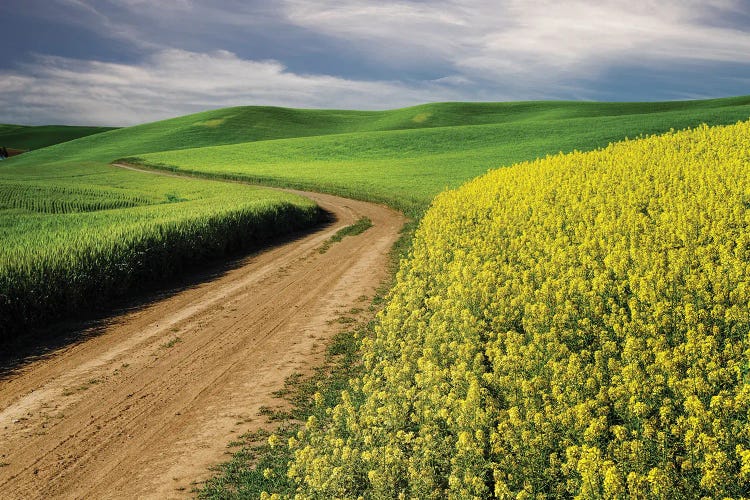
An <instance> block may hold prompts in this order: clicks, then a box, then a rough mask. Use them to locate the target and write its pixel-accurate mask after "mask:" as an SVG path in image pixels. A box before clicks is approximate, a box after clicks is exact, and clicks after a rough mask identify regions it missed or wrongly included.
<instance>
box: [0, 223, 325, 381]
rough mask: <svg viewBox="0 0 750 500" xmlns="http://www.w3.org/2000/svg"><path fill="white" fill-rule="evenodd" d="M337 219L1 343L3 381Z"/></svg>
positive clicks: (0, 362)
mask: <svg viewBox="0 0 750 500" xmlns="http://www.w3.org/2000/svg"><path fill="white" fill-rule="evenodd" d="M335 222H336V217H335V215H334V214H332V213H330V212H327V211H324V212H323V217H322V220H321V222H319V223H318V224H316V225H315V226H312V227H310V228H307V229H303V230H300V231H295V232H294V233H291V234H287V235H282V236H278V237H276V238H273V239H272V240H270V241H266V242H263V243H260V244H258V245H256V246H255V247H253V248H248V249H245V250H243V251H242V252H240V253H238V254H236V255H234V256H231V257H229V258H228V259H225V260H221V261H213V262H208V263H204V264H203V265H202V266H201V267H194V268H193V269H192V270H190V271H188V272H187V273H185V274H184V275H182V276H180V277H178V278H174V279H171V280H168V281H165V282H162V283H158V284H155V285H152V286H151V287H150V290H147V291H139V292H135V293H134V294H133V296H131V297H126V298H121V299H118V300H116V301H113V302H112V303H110V304H109V306H108V307H107V308H106V309H100V310H89V311H85V312H83V313H81V314H79V315H78V317H77V318H75V319H70V320H64V321H57V322H54V323H53V324H51V325H49V326H47V327H43V328H35V329H33V330H32V331H30V332H29V333H27V334H25V335H23V337H22V338H19V339H16V340H9V341H6V342H1V343H0V381H2V380H5V379H7V378H10V377H11V376H13V375H14V374H15V373H17V372H18V371H19V370H21V369H22V368H24V367H25V366H27V365H29V364H30V363H33V362H36V361H39V360H43V359H46V358H49V357H51V356H53V355H54V354H55V353H56V352H57V351H59V350H61V349H64V348H66V347H70V346H72V345H75V344H79V343H82V342H85V341H86V340H88V339H90V338H92V337H96V336H98V335H101V334H102V333H104V331H105V330H106V329H107V328H108V327H109V326H111V325H114V324H116V323H117V322H118V321H119V319H120V318H121V317H122V316H124V315H125V314H128V313H131V312H135V311H138V310H140V309H144V308H146V307H148V306H150V305H151V304H153V303H155V302H158V301H161V300H165V299H168V298H170V297H172V296H174V295H177V294H179V293H180V292H182V291H185V290H188V289H191V288H194V287H196V286H198V285H201V284H203V283H207V282H209V281H212V280H215V279H218V278H221V277H222V276H224V275H226V274H227V273H228V272H230V271H232V270H234V269H237V268H239V267H241V266H242V265H243V264H244V263H245V262H246V261H247V259H249V258H251V257H253V256H254V255H257V254H259V253H261V252H264V251H267V250H270V249H272V248H275V247H278V246H281V245H285V244H288V243H292V242H294V241H298V240H301V239H303V238H305V237H306V236H309V235H310V234H313V233H315V232H317V231H320V230H322V229H325V228H326V227H329V226H330V225H332V224H333V223H335Z"/></svg>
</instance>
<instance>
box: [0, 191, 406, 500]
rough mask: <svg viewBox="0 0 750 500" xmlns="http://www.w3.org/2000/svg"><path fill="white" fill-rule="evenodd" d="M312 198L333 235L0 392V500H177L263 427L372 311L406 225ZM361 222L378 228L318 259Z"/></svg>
mask: <svg viewBox="0 0 750 500" xmlns="http://www.w3.org/2000/svg"><path fill="white" fill-rule="evenodd" d="M306 195H307V196H309V197H310V198H312V199H314V200H316V201H317V202H318V203H319V204H320V205H321V206H322V207H323V208H325V209H327V210H329V211H331V212H333V213H335V214H336V216H337V218H338V221H337V222H336V223H335V224H334V225H333V226H329V227H326V228H325V229H323V230H320V231H318V232H316V233H314V234H309V235H307V236H305V237H303V238H301V239H298V240H296V241H293V242H290V243H286V244H284V245H282V246H277V247H274V248H272V249H270V250H267V251H265V252H262V253H259V254H257V255H254V256H252V257H249V258H247V259H246V260H245V261H244V262H243V263H242V265H241V266H240V267H238V268H235V269H233V270H231V271H229V272H227V273H226V274H225V275H223V276H221V277H219V278H218V279H215V280H213V281H210V282H207V283H203V284H199V285H196V286H194V287H192V288H189V289H186V290H184V291H181V292H180V293H178V294H176V295H173V296H171V297H170V298H167V299H164V300H160V301H159V302H156V303H152V304H149V305H148V306H146V307H144V308H141V309H140V310H136V311H134V312H129V313H126V314H123V315H122V316H120V317H116V318H114V319H113V320H112V321H111V323H110V324H109V325H108V326H107V327H106V329H105V331H104V333H103V334H102V335H99V336H96V337H93V338H90V339H89V340H87V341H85V342H82V343H80V344H77V345H73V346H70V347H68V348H65V349H64V350H62V351H61V352H58V353H56V354H55V355H53V356H51V357H50V358H49V359H46V360H42V361H38V362H36V363H34V364H31V365H29V366H27V367H26V368H24V369H23V370H22V371H21V372H20V373H18V374H15V375H13V376H12V377H10V378H6V379H4V380H0V497H2V498H4V499H8V498H24V499H28V498H50V497H63V498H144V497H146V498H171V497H179V496H184V495H186V494H188V493H189V492H190V490H191V485H190V482H191V481H193V480H196V479H199V480H200V479H205V478H206V477H207V476H208V475H209V474H208V472H207V469H208V467H209V466H211V465H213V464H216V463H218V462H221V461H222V460H223V459H225V458H226V454H225V453H226V451H227V449H226V445H227V444H228V443H229V442H230V441H231V440H232V439H234V438H236V437H237V436H239V435H240V434H241V433H243V432H246V431H248V430H251V429H253V428H254V427H255V426H258V425H260V424H261V423H262V420H263V419H262V417H258V416H257V415H258V410H259V408H261V407H262V406H264V405H273V404H274V403H275V401H274V399H273V396H271V393H272V392H273V391H274V390H277V389H279V388H281V387H282V385H283V381H284V379H285V378H286V377H287V376H288V375H290V374H291V373H293V372H294V371H295V370H296V369H299V368H300V367H303V366H305V364H306V363H309V362H310V361H311V360H314V359H315V356H316V354H315V353H316V352H318V353H319V352H320V351H321V350H322V347H323V345H324V343H325V341H326V339H327V338H329V337H330V336H331V335H332V334H333V333H335V331H337V327H336V325H335V324H332V323H331V320H334V319H336V318H337V317H338V314H339V313H341V312H344V311H348V310H349V309H351V308H361V307H366V306H367V305H368V303H367V302H366V301H365V299H364V296H367V297H372V295H373V293H374V290H375V288H376V287H377V285H379V283H380V282H381V280H382V279H383V278H384V277H385V275H386V267H387V253H388V251H389V249H390V248H391V246H392V244H393V243H394V241H395V240H396V238H397V234H398V231H399V229H400V228H401V226H402V224H403V222H404V219H403V217H402V216H401V215H400V214H398V213H397V212H395V211H393V210H390V209H388V208H385V207H382V206H378V205H374V204H370V203H364V202H358V201H353V200H348V199H344V198H337V197H334V196H327V195H321V194H314V193H306ZM363 215H364V216H367V217H369V218H370V219H371V220H372V221H373V224H374V226H373V227H372V228H370V229H369V230H367V231H365V232H364V233H363V234H361V235H359V236H354V237H346V238H344V239H343V241H341V242H339V243H335V244H334V245H332V246H331V248H330V249H329V250H328V251H327V252H326V253H324V254H320V253H319V252H318V248H319V247H320V246H321V244H322V243H323V242H324V241H325V240H326V239H327V238H329V237H330V236H331V235H332V234H333V233H335V232H336V231H337V230H338V229H340V228H341V227H343V226H345V225H349V224H351V223H352V222H353V221H355V220H357V219H358V218H359V217H361V216H363Z"/></svg>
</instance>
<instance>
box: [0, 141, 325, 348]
mask: <svg viewBox="0 0 750 500" xmlns="http://www.w3.org/2000/svg"><path fill="white" fill-rule="evenodd" d="M42 151H44V150H39V151H38V152H42ZM87 152H88V154H89V155H91V156H94V157H96V156H95V151H93V150H87ZM36 153H37V152H36V151H32V152H29V153H25V154H24V155H22V156H19V157H15V158H13V159H10V160H6V161H4V162H3V164H2V165H0V243H1V244H0V263H1V264H2V265H0V341H2V342H5V341H15V340H16V339H17V337H18V335H19V334H20V333H23V332H27V331H28V330H29V328H30V327H31V326H34V325H39V324H43V323H45V322H48V321H49V320H53V319H58V318H66V317H69V316H71V315H76V314H78V313H80V312H82V311H89V310H91V309H92V308H93V309H96V308H101V307H106V305H107V304H108V302H109V301H110V300H111V299H113V298H116V297H123V296H125V295H128V294H130V293H132V292H134V291H137V290H143V289H145V288H147V287H149V286H153V285H154V284H158V283H159V282H160V281H163V280H165V279H168V278H172V277H175V276H179V275H180V274H181V273H183V272H184V271H185V270H186V269H187V268H189V267H191V266H194V265H196V264H198V263H201V262H205V261H207V260H211V259H216V258H218V257H225V256H227V255H231V254H233V253H236V252H237V251H239V250H241V249H247V248H251V247H253V246H257V245H258V244H260V243H262V242H264V241H267V240H268V239H270V238H271V237H273V236H274V235H277V234H281V233H286V232H290V231H292V230H294V229H299V228H301V227H305V226H310V225H312V224H314V223H316V222H317V221H319V218H320V214H319V211H318V209H317V207H316V206H315V204H313V203H312V202H310V201H309V200H307V199H304V198H302V197H299V196H295V195H290V194H286V193H280V192H278V191H269V190H266V189H260V188H256V187H250V186H241V185H235V184H228V183H219V182H205V181H195V180H190V179H178V178H169V177H156V178H154V176H148V175H144V174H142V173H138V172H132V171H127V170H122V169H117V168H114V167H111V166H109V165H107V164H106V163H104V162H101V161H99V162H97V161H88V162H85V163H80V164H79V163H65V164H57V163H49V164H39V163H36V162H35V161H33V158H34V155H35V154H36Z"/></svg>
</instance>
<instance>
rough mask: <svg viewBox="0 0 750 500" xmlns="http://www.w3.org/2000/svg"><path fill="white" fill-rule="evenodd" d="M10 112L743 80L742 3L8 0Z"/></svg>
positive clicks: (748, 58) (623, 97)
mask: <svg viewBox="0 0 750 500" xmlns="http://www.w3.org/2000/svg"><path fill="white" fill-rule="evenodd" d="M0 19H2V20H3V21H2V23H1V24H0V123H19V124H29V125H38V124H52V123H54V124H72V125H111V126H124V125H133V124H137V123H144V122H149V121H154V120H159V119H164V118H169V117H174V116H180V115H184V114H188V113H193V112H198V111H203V110H207V109H215V108H221V107H227V106H237V105H274V106H288V107H303V108H337V109H393V108H398V107H403V106H409V105H415V104H421V103H426V102H435V101H511V100H512V101H518V100H537V99H548V100H549V99H552V100H560V99H563V100H595V101H654V100H682V99H698V98H709V97H724V96H732V95H746V94H750V0H715V1H712V0H703V1H700V0H658V1H652V0H638V1H633V0H625V1H622V0H600V1H595V0H558V1H546V0H540V1H531V0H526V1H523V0H494V1H490V0H400V1H391V0H382V1H364V0H273V1H268V0H266V1H256V0H245V1H240V0H159V1H158V2H157V1H152V0H0Z"/></svg>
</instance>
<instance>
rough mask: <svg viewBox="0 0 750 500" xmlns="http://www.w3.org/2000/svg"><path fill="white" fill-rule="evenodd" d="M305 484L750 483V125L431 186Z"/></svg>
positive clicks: (701, 490)
mask: <svg viewBox="0 0 750 500" xmlns="http://www.w3.org/2000/svg"><path fill="white" fill-rule="evenodd" d="M363 351H364V357H365V367H366V370H365V373H366V374H365V375H364V376H363V377H361V378H360V379H355V380H352V381H351V384H350V388H349V390H348V391H346V392H345V393H344V394H343V398H342V402H341V403H340V404H339V405H338V406H336V407H335V408H332V409H330V410H329V411H330V418H331V423H330V424H325V425H323V424H322V423H321V422H320V421H318V420H317V419H314V418H313V419H311V421H309V422H308V424H307V426H306V427H305V429H304V430H302V431H300V433H299V434H298V435H297V437H296V438H295V439H292V440H290V443H289V446H291V447H292V449H293V450H294V460H293V462H292V464H291V466H290V469H289V475H290V477H291V478H293V479H294V480H295V481H296V482H297V485H298V489H297V497H298V498H300V499H302V498H358V497H362V498H425V499H429V498H446V497H447V498H487V497H491V496H496V497H499V498H518V499H525V498H529V499H531V498H536V499H541V498H559V497H566V498H701V497H706V498H740V497H750V422H749V421H748V418H749V416H750V384H749V383H748V382H750V361H749V360H750V122H742V123H738V124H736V125H733V126H728V127H713V128H710V127H706V126H702V127H699V128H697V129H694V130H687V131H682V132H672V133H669V134H666V135H663V136H658V137H649V138H644V139H638V140H630V141H624V142H621V143H617V144H611V145H610V146H608V147H607V148H604V149H602V150H599V151H594V152H589V153H579V152H574V153H572V154H565V155H562V154H561V155H557V156H552V157H547V158H545V159H540V160H537V161H534V162H528V163H523V164H519V165H516V166H514V167H511V168H506V169H499V170H495V171H492V172H490V173H489V174H487V175H485V176H483V177H480V178H478V179H476V180H474V181H472V182H470V183H468V184H466V185H464V186H463V187H462V188H460V189H457V190H454V191H448V192H445V193H443V194H441V195H440V196H438V197H437V198H436V200H435V201H434V203H433V205H432V207H431V208H430V210H429V211H428V213H427V214H426V216H425V218H424V219H423V220H422V222H421V225H420V228H419V230H418V232H417V234H416V237H415V241H414V248H413V251H412V255H411V256H410V258H409V259H407V260H405V261H404V262H402V265H401V269H400V271H399V274H398V281H397V284H396V287H395V289H394V291H393V295H392V298H391V301H390V303H389V305H388V306H387V308H386V309H385V310H384V312H383V313H382V314H381V316H380V324H379V327H378V328H377V332H376V335H375V337H374V338H373V339H371V340H368V341H365V343H364V345H363Z"/></svg>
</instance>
